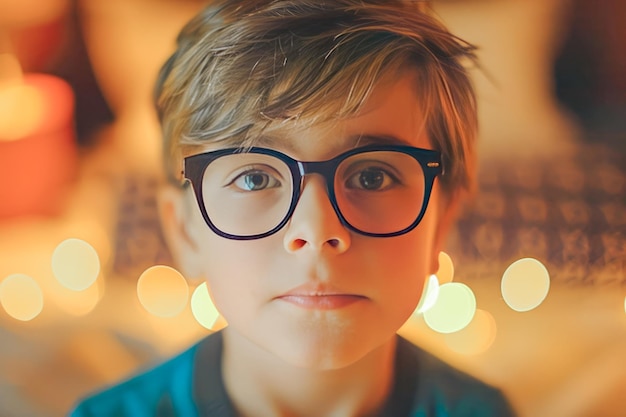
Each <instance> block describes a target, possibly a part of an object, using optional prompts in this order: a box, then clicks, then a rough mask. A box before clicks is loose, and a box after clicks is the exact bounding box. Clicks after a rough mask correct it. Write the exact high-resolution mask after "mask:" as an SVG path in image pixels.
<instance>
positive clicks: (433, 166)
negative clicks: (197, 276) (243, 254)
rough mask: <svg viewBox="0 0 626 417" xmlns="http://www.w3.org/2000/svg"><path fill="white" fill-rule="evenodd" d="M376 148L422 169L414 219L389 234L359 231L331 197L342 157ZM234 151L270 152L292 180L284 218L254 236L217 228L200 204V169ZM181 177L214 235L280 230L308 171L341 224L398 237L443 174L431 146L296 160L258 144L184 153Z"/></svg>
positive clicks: (381, 147) (230, 236) (229, 236)
mask: <svg viewBox="0 0 626 417" xmlns="http://www.w3.org/2000/svg"><path fill="white" fill-rule="evenodd" d="M379 151H392V152H400V153H404V154H406V155H409V156H411V157H413V158H414V159H415V160H416V161H417V162H418V163H419V164H420V166H421V167H422V170H423V172H424V197H423V202H422V209H421V211H420V212H419V214H418V216H417V218H416V219H415V221H413V223H411V224H410V225H409V226H407V227H405V228H404V229H402V230H399V231H396V232H391V233H372V232H366V231H363V230H360V229H358V228H356V227H355V226H353V225H352V224H350V222H349V221H348V220H347V219H346V218H345V217H344V216H343V214H342V213H341V210H340V208H339V204H338V203H337V198H336V196H335V174H336V172H337V168H338V167H339V165H340V164H341V162H343V160H344V159H346V158H348V157H350V156H353V155H356V154H361V153H367V152H379ZM237 153H257V154H262V155H270V156H273V157H275V158H278V159H280V160H281V161H283V162H284V163H285V165H287V167H288V168H289V170H290V172H291V177H292V179H293V191H292V196H291V204H290V206H289V209H288V210H287V213H286V214H285V217H284V218H283V219H282V220H281V221H280V222H279V223H278V224H277V225H276V226H275V227H274V228H273V229H271V230H269V231H267V232H265V233H259V234H255V235H245V236H240V235H233V234H230V233H226V232H223V231H221V230H220V229H219V228H218V227H217V226H216V225H215V224H213V222H212V221H211V219H210V218H209V215H208V213H207V211H206V207H205V205H204V198H203V192H202V179H203V177H204V172H205V170H206V168H207V167H208V166H209V164H210V163H211V162H213V161H215V160H216V159H218V158H220V157H222V156H225V155H233V154H237ZM183 165H184V166H183V172H182V173H183V177H184V178H185V182H187V181H188V182H190V183H191V186H192V187H193V190H194V194H195V196H196V200H197V202H198V206H199V207H200V212H201V213H202V217H203V218H204V221H205V222H206V224H207V226H209V228H210V229H211V230H212V231H213V232H214V233H216V234H217V235H219V236H221V237H224V238H227V239H232V240H254V239H261V238H264V237H267V236H270V235H273V234H274V233H276V232H278V231H279V230H280V229H282V228H283V227H284V226H285V224H287V222H288V221H289V219H290V218H291V216H292V215H293V212H294V210H295V209H296V206H297V204H298V201H299V199H300V195H301V192H302V187H303V184H304V176H305V175H308V174H320V175H321V176H322V177H324V179H325V180H326V189H327V191H328V198H329V199H330V203H331V205H332V207H333V209H334V210H335V214H337V217H338V218H339V221H340V222H341V224H342V225H343V226H345V227H346V228H348V229H349V230H352V231H353V232H356V233H359V234H361V235H364V236H370V237H393V236H400V235H403V234H405V233H408V232H410V231H411V230H413V229H415V227H417V225H418V224H419V223H420V221H421V220H422V218H423V217H424V214H425V213H426V208H427V207H428V202H429V200H430V195H431V192H432V188H433V184H434V182H435V178H436V177H437V176H438V175H444V169H443V164H442V162H441V153H440V152H438V151H435V150H431V149H422V148H416V147H412V146H404V145H368V146H362V147H359V148H354V149H350V150H348V151H346V152H343V153H341V154H339V155H337V156H335V157H334V158H331V159H328V160H326V161H309V162H307V161H298V160H296V159H293V158H291V157H290V156H288V155H285V154H284V153H282V152H279V151H277V150H274V149H268V148H261V147H251V148H226V149H218V150H215V151H209V152H204V153H200V154H196V155H191V156H187V157H185V158H184V164H183Z"/></svg>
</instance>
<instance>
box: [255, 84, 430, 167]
mask: <svg viewBox="0 0 626 417" xmlns="http://www.w3.org/2000/svg"><path fill="white" fill-rule="evenodd" d="M372 143H385V144H398V145H409V146H415V147H420V148H432V146H431V143H430V140H429V138H428V135H427V130H426V118H425V115H424V112H423V106H422V105H420V102H419V99H418V95H417V94H416V85H415V80H414V76H413V75H412V74H411V73H409V72H403V73H402V74H400V76H397V77H391V76H389V77H383V78H382V79H381V80H380V81H379V82H378V83H377V84H376V86H375V87H374V89H373V90H372V93H371V95H370V96H369V98H368V99H367V101H366V102H365V103H364V104H363V106H362V107H361V109H360V110H359V111H358V112H357V113H356V114H355V115H353V116H350V117H347V118H341V119H336V120H327V121H324V122H320V123H316V124H312V125H308V124H304V125H300V124H299V122H298V121H297V120H295V121H289V122H286V123H277V124H275V125H273V126H271V127H270V128H269V129H268V130H267V131H266V132H265V133H264V134H263V135H262V136H261V137H260V138H259V139H258V141H255V145H258V146H264V147H270V148H277V149H280V150H283V151H286V152H288V153H290V154H294V156H296V157H299V158H303V157H305V156H307V155H310V156H311V157H314V158H315V159H322V158H328V157H332V156H334V155H336V154H338V153H340V152H343V151H345V150H346V149H349V148H353V147H357V146H363V145H367V144H372Z"/></svg>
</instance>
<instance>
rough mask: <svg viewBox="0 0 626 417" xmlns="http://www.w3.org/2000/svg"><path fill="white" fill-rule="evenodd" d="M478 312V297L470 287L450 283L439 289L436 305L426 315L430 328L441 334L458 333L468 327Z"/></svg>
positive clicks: (425, 319)
mask: <svg viewBox="0 0 626 417" xmlns="http://www.w3.org/2000/svg"><path fill="white" fill-rule="evenodd" d="M475 312H476V296H475V295H474V292H473V291H472V289H471V288H470V287H468V286H467V285H465V284H462V283H459V282H448V283H446V284H442V285H441V286H440V287H439V297H438V298H437V302H436V303H435V305H434V306H433V307H432V308H431V309H429V310H428V311H426V312H425V313H424V321H426V324H427V325H428V327H430V328H431V329H433V330H434V331H436V332H439V333H453V332H458V331H459V330H461V329H463V328H464V327H465V326H467V325H468V324H469V323H470V322H471V321H472V319H473V318H474V314H475Z"/></svg>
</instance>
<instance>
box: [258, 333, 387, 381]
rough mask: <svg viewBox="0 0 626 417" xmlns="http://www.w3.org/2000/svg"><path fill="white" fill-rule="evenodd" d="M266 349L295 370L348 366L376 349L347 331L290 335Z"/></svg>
mask: <svg viewBox="0 0 626 417" xmlns="http://www.w3.org/2000/svg"><path fill="white" fill-rule="evenodd" d="M277 341H280V343H272V345H273V346H271V347H269V346H267V347H268V348H270V349H269V350H271V352H272V353H273V354H274V355H275V356H276V357H277V358H278V359H280V360H282V361H284V362H287V363H289V364H291V365H293V366H295V367H298V368H303V369H310V370H318V371H329V370H337V369H342V368H346V367H349V366H350V365H352V364H354V363H356V362H358V361H359V360H361V359H363V358H364V357H365V356H367V354H368V353H370V352H371V351H373V350H375V349H376V348H377V347H378V345H377V344H375V343H373V342H372V341H371V340H363V338H362V337H359V335H358V333H357V332H354V331H350V329H343V330H341V329H336V328H330V329H329V328H326V329H323V331H316V330H312V329H308V330H304V331H299V332H296V333H290V334H289V335H288V337H277V338H276V339H275V340H274V341H273V342H277Z"/></svg>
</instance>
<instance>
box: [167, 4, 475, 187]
mask: <svg viewBox="0 0 626 417" xmlns="http://www.w3.org/2000/svg"><path fill="white" fill-rule="evenodd" d="M425 4H426V3H425V2H424V1H415V0H413V1H410V0H408V1H401V0H239V1H237V0H219V1H214V2H213V3H212V4H211V5H209V6H208V7H207V8H205V9H204V10H203V11H202V12H201V13H200V14H199V15H198V16H196V17H195V18H194V19H193V20H192V21H190V22H189V23H188V24H187V25H186V26H185V28H184V29H183V30H182V32H181V34H180V35H179V37H178V40H177V50H176V52H175V53H174V54H173V55H172V56H171V57H170V59H169V60H168V61H167V62H166V64H165V65H164V67H163V68H162V70H161V74H160V76H159V80H158V82H157V86H156V91H155V93H156V105H157V111H158V114H159V117H160V121H161V126H162V129H163V135H164V140H165V156H166V165H167V170H168V172H169V174H170V175H174V174H175V172H176V171H177V168H176V167H177V166H178V165H177V164H179V163H180V157H181V155H182V153H184V152H185V149H186V148H194V147H197V146H198V145H202V144H205V143H206V142H217V141H220V142H223V143H224V145H225V146H226V145H228V146H231V145H234V146H249V145H251V144H252V143H253V142H254V140H255V138H257V137H259V135H260V134H261V132H263V131H264V130H265V129H268V128H269V127H271V126H272V125H273V124H275V123H284V122H289V121H297V122H298V123H310V124H313V123H317V122H321V121H327V120H333V119H341V118H344V117H349V116H351V115H354V114H355V113H356V112H358V110H359V109H360V108H361V106H362V105H363V103H364V102H365V101H366V100H367V98H368V96H369V94H370V93H371V91H372V89H373V87H374V85H375V84H376V82H377V81H378V80H380V78H381V77H382V76H383V75H385V74H388V73H389V72H391V71H397V70H400V69H402V70H404V69H408V70H409V71H411V72H413V73H414V74H415V75H416V79H417V83H418V84H417V86H416V87H417V88H416V90H415V91H416V94H417V95H418V99H419V100H420V103H421V104H422V106H423V108H422V109H421V110H420V111H421V112H422V115H421V116H422V117H424V119H425V127H426V129H427V133H428V135H429V137H430V139H431V142H432V143H433V146H434V147H435V148H436V149H437V150H439V151H441V153H442V157H443V164H444V168H445V171H446V173H445V175H444V176H443V178H442V184H443V187H444V189H446V190H448V191H449V190H452V189H457V188H465V189H471V188H472V187H473V183H474V180H473V178H474V165H475V146H474V141H475V136H476V128H477V121H476V103H475V97H474V91H473V88H472V85H471V82H470V79H469V77H468V74H467V70H466V68H465V65H464V64H465V61H466V59H467V58H469V59H470V60H471V61H474V54H473V51H474V48H473V46H471V45H469V44H468V43H466V42H464V41H462V40H460V39H459V38H457V37H455V36H453V35H451V34H450V33H449V32H448V31H447V30H446V29H445V27H443V26H442V25H441V24H440V23H439V22H437V21H436V20H435V19H434V18H433V17H431V16H430V15H429V14H428V13H426V12H425V10H424V6H425Z"/></svg>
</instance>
